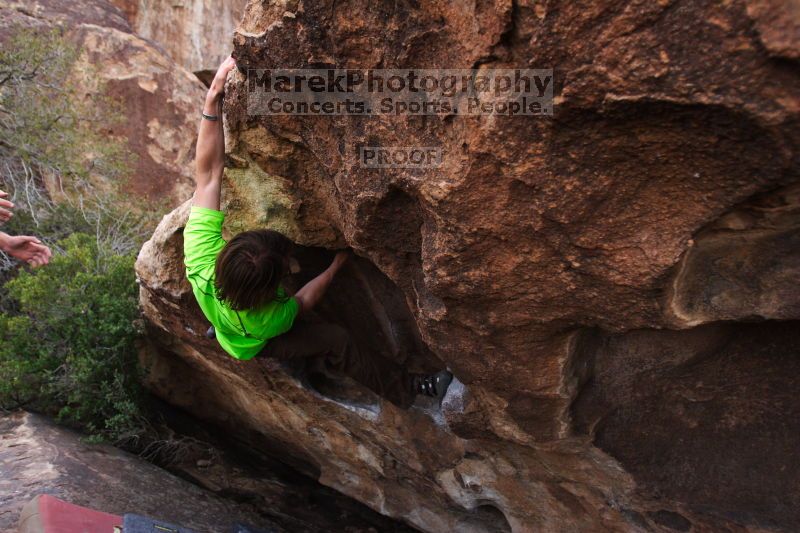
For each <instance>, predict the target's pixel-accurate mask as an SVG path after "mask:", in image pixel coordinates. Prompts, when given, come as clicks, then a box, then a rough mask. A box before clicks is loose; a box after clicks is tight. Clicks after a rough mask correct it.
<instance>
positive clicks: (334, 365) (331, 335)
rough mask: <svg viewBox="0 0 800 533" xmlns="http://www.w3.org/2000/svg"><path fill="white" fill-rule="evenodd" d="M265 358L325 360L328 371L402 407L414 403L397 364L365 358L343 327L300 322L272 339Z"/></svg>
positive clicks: (410, 384)
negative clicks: (345, 377) (315, 358)
mask: <svg viewBox="0 0 800 533" xmlns="http://www.w3.org/2000/svg"><path fill="white" fill-rule="evenodd" d="M260 355H262V356H265V357H273V358H275V359H278V360H291V359H297V358H313V357H324V364H325V367H326V368H327V370H330V371H333V372H338V373H341V374H345V375H348V376H350V377H351V378H353V379H355V380H356V381H358V382H359V383H361V384H362V385H365V386H366V387H368V388H369V389H371V390H372V391H373V392H375V393H376V394H378V395H380V396H383V397H384V398H386V399H387V400H389V401H391V402H392V403H394V404H396V405H398V406H400V407H408V406H409V405H411V403H412V402H413V396H414V393H413V391H412V388H413V380H412V378H411V376H409V374H408V372H406V370H405V368H403V367H402V366H401V365H399V364H398V363H395V362H394V361H392V360H390V359H387V358H385V357H381V356H378V355H374V356H372V357H367V356H365V355H363V354H362V353H361V352H360V350H359V349H358V347H357V346H356V345H355V343H354V342H353V341H352V339H351V338H350V334H349V333H348V332H347V330H345V329H344V328H343V327H341V326H338V325H336V324H330V323H326V322H308V321H303V320H300V321H297V322H296V323H295V324H294V326H293V327H292V329H291V330H290V331H288V332H286V333H284V334H283V335H280V336H278V337H275V338H273V339H270V340H269V341H268V342H267V345H266V346H265V347H264V349H263V350H262V351H261V354H260Z"/></svg>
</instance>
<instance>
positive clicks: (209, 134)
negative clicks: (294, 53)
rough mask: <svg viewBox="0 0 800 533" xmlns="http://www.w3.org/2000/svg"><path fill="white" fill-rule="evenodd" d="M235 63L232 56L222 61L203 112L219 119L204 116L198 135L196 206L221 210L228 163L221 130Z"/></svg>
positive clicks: (194, 203)
mask: <svg viewBox="0 0 800 533" xmlns="http://www.w3.org/2000/svg"><path fill="white" fill-rule="evenodd" d="M235 66H236V62H235V61H234V60H233V58H232V57H229V58H228V59H226V60H225V61H223V62H222V65H220V67H219V69H218V70H217V74H216V75H215V76H214V81H212V82H211V87H210V88H209V89H208V94H206V101H205V104H204V105H203V114H204V115H207V116H211V117H217V120H209V119H207V118H203V119H202V120H201V122H200V131H199V132H198V134H197V149H196V151H195V165H196V167H197V168H196V171H195V183H196V184H197V188H196V189H195V191H194V200H193V201H192V204H193V205H197V206H200V207H207V208H209V209H216V210H219V195H220V192H221V191H222V170H223V168H224V164H225V137H224V135H223V133H222V93H223V91H224V89H225V80H226V78H227V77H228V72H230V71H231V69H232V68H233V67H235Z"/></svg>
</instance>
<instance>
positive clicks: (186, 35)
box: [111, 0, 247, 74]
mask: <svg viewBox="0 0 800 533" xmlns="http://www.w3.org/2000/svg"><path fill="white" fill-rule="evenodd" d="M111 2H112V3H113V4H115V5H117V6H118V7H120V8H121V9H122V11H123V12H124V13H125V15H126V18H127V19H128V21H130V24H131V25H132V26H133V28H134V31H135V32H136V33H137V34H138V35H140V36H142V37H144V38H146V39H151V40H153V41H155V42H157V43H159V44H160V45H161V46H162V47H164V49H165V50H166V52H167V54H169V56H170V57H171V58H172V59H173V60H174V61H175V62H176V63H178V64H179V65H181V66H182V67H183V68H185V69H187V70H190V71H192V72H201V73H202V72H203V71H212V72H211V73H212V74H213V70H215V69H216V68H217V67H218V66H219V64H220V63H221V62H222V60H223V59H225V58H226V57H227V56H228V55H229V54H230V53H231V38H232V36H233V30H234V28H235V27H236V24H237V23H238V22H239V19H241V17H242V13H243V12H244V6H245V4H246V3H247V0H180V1H175V0H111Z"/></svg>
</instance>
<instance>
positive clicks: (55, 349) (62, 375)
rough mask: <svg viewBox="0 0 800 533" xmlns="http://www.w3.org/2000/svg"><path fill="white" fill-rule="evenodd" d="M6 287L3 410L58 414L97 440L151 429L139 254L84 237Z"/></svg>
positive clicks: (0, 368)
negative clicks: (143, 369)
mask: <svg viewBox="0 0 800 533" xmlns="http://www.w3.org/2000/svg"><path fill="white" fill-rule="evenodd" d="M58 245H59V247H60V248H61V249H63V251H64V252H63V254H59V255H56V256H54V257H53V259H52V261H51V263H50V264H49V265H48V266H47V267H44V268H40V269H36V270H33V271H20V272H19V273H18V275H17V276H16V277H15V278H14V279H12V280H10V281H8V282H7V283H6V284H5V289H6V291H7V295H6V299H7V300H6V302H5V303H4V307H5V312H4V313H3V314H1V315H0V337H2V339H3V343H2V345H0V406H2V407H3V408H15V407H20V406H23V407H26V408H29V409H33V410H37V411H41V412H46V413H51V414H54V415H57V417H58V418H59V419H60V420H61V421H63V422H65V423H68V424H71V425H73V426H76V427H79V428H81V429H85V430H88V432H89V433H90V434H92V435H93V436H94V437H95V438H99V439H105V440H112V441H113V440H121V439H125V438H128V437H132V436H134V435H136V434H138V433H139V432H141V431H142V427H143V417H142V407H141V405H142V392H141V385H140V377H141V376H140V372H139V369H138V365H137V356H136V338H137V335H138V334H139V332H138V331H137V328H136V326H135V324H136V322H137V318H138V306H137V293H138V289H137V285H136V280H135V277H134V271H133V262H134V259H135V258H134V255H133V253H128V254H125V255H118V254H117V253H115V251H114V250H112V249H110V247H109V246H108V245H107V244H104V243H103V241H98V239H97V238H96V237H95V236H90V235H87V234H84V233H77V234H74V235H72V236H70V237H68V238H66V239H64V240H62V241H60V242H59V243H58Z"/></svg>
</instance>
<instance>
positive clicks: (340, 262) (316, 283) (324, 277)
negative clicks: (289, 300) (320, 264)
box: [294, 252, 350, 314]
mask: <svg viewBox="0 0 800 533" xmlns="http://www.w3.org/2000/svg"><path fill="white" fill-rule="evenodd" d="M349 257H350V254H349V253H348V252H339V253H337V254H336V257H334V258H333V263H331V266H329V267H328V268H327V269H325V271H324V272H323V273H322V274H320V275H319V276H317V277H316V278H314V279H312V280H311V281H309V282H308V283H306V284H305V285H303V287H302V288H301V289H300V290H299V291H297V294H295V295H294V297H295V299H296V300H297V303H298V305H299V306H300V313H301V314H302V313H308V312H309V311H311V310H312V309H313V308H314V306H315V305H317V303H318V302H319V301H320V300H321V299H322V296H323V295H324V294H325V291H326V290H328V286H329V285H330V284H331V282H332V281H333V277H334V276H335V275H336V273H337V272H339V270H340V269H341V268H342V266H344V264H345V263H346V262H347V259H348V258H349Z"/></svg>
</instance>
